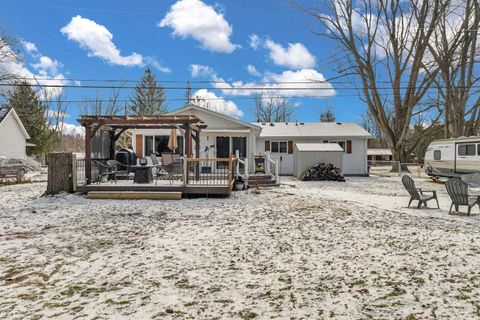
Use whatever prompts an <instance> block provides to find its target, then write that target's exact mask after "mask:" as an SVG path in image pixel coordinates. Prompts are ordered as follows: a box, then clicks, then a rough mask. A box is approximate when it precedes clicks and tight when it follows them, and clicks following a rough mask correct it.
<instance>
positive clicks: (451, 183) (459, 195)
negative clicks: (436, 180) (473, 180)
mask: <svg viewBox="0 0 480 320" xmlns="http://www.w3.org/2000/svg"><path fill="white" fill-rule="evenodd" d="M445 187H446V188H447V192H448V195H449V196H450V199H452V204H451V205H450V211H449V212H448V213H449V214H452V207H453V206H455V211H457V212H458V207H459V206H467V207H468V215H470V211H471V210H472V208H473V207H474V206H475V205H477V204H478V207H479V208H480V197H478V196H477V197H476V199H469V195H468V183H466V182H465V181H462V180H460V179H450V180H448V181H447V182H446V183H445Z"/></svg>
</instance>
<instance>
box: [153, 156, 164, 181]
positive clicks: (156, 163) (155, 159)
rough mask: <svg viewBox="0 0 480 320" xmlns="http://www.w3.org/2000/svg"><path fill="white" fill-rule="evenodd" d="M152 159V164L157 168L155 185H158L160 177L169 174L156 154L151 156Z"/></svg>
mask: <svg viewBox="0 0 480 320" xmlns="http://www.w3.org/2000/svg"><path fill="white" fill-rule="evenodd" d="M150 159H151V160H152V164H153V166H154V168H155V184H157V179H158V177H160V176H161V175H166V174H167V172H166V170H164V169H163V166H162V164H161V163H160V161H159V160H158V157H157V155H156V154H155V153H152V154H151V155H150Z"/></svg>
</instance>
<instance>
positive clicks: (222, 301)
mask: <svg viewBox="0 0 480 320" xmlns="http://www.w3.org/2000/svg"><path fill="white" fill-rule="evenodd" d="M213 302H215V303H223V304H229V303H233V300H230V299H224V300H222V299H220V300H213Z"/></svg>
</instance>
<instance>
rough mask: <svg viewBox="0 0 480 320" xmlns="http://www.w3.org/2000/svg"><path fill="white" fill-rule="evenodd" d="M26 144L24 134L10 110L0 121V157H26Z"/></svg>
mask: <svg viewBox="0 0 480 320" xmlns="http://www.w3.org/2000/svg"><path fill="white" fill-rule="evenodd" d="M26 144H27V142H26V139H25V135H24V134H23V131H22V129H21V127H20V125H19V124H18V121H17V120H16V119H15V117H14V115H13V113H12V112H10V113H9V114H8V115H7V116H6V117H5V119H3V121H2V122H1V123H0V157H6V158H26V156H27V154H26Z"/></svg>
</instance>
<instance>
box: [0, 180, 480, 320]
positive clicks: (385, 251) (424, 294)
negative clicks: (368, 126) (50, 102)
mask: <svg viewBox="0 0 480 320" xmlns="http://www.w3.org/2000/svg"><path fill="white" fill-rule="evenodd" d="M282 183H283V185H282V187H280V188H278V189H272V190H262V191H261V193H260V194H259V195H256V194H253V193H244V192H242V193H236V194H235V195H232V197H231V198H229V199H211V198H210V199H192V200H181V201H173V202H161V201H105V200H88V199H85V198H83V197H81V196H77V195H61V196H58V197H53V198H40V195H41V194H42V192H43V191H44V189H45V187H46V185H45V184H44V183H33V184H24V185H16V186H5V187H0V253H1V254H0V318H2V319H5V318H8V319H10V318H12V319H26V318H28V319H37V318H41V317H45V318H46V317H53V318H60V319H70V318H74V317H78V318H85V319H93V318H95V317H97V319H103V318H110V319H111V318H114V319H150V318H155V319H168V318H180V319H183V318H188V319H215V318H217V319H232V318H233V319H238V318H240V319H241V318H243V319H252V318H258V319H265V318H282V319H287V318H288V319H300V318H303V319H311V318H339V319H346V318H348V319H351V318H356V319H358V318H364V319H365V318H403V319H405V318H407V319H420V318H422V319H423V318H449V319H450V318H456V319H470V318H475V317H480V296H479V293H480V289H479V287H480V215H478V208H475V209H474V213H475V215H473V216H470V217H467V216H457V215H455V216H450V215H448V207H449V205H450V202H449V200H448V198H447V195H446V193H445V191H444V186H443V185H439V184H432V183H430V182H428V181H417V184H418V186H424V187H428V188H435V189H437V190H439V192H440V198H441V199H440V206H441V207H442V209H440V210H437V209H421V210H417V209H407V208H405V207H406V204H407V202H408V197H407V196H406V192H405V191H404V190H403V188H402V186H401V183H400V179H399V178H373V177H371V178H349V179H348V181H347V182H346V183H332V182H308V183H302V182H298V181H294V180H291V179H287V178H284V179H283V181H282Z"/></svg>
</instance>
